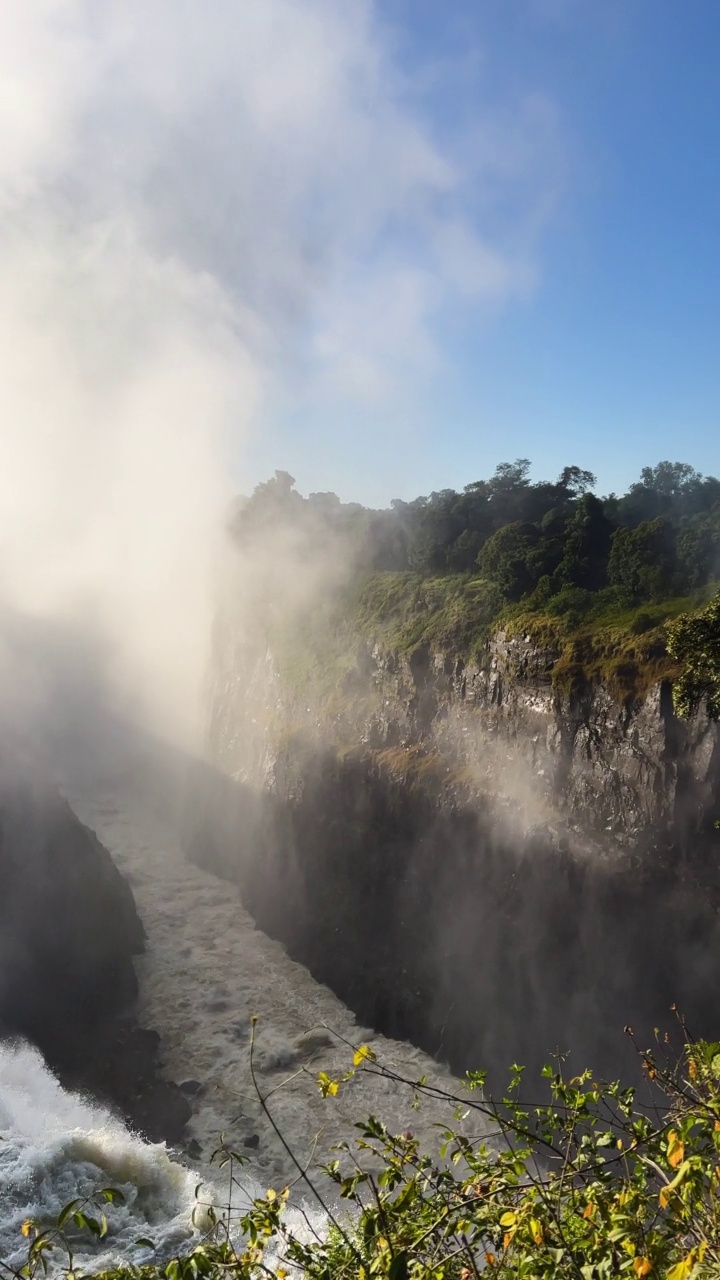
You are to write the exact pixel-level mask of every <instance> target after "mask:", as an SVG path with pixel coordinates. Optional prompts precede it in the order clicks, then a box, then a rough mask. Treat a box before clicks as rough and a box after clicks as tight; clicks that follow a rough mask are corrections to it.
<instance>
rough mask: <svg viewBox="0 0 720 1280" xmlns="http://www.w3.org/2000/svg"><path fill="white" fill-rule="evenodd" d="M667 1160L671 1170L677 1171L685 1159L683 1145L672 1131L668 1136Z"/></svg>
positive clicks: (677, 1135)
mask: <svg viewBox="0 0 720 1280" xmlns="http://www.w3.org/2000/svg"><path fill="white" fill-rule="evenodd" d="M667 1158H668V1164H669V1165H670V1168H671V1169H677V1167H678V1165H679V1164H680V1162H681V1161H682V1160H683V1159H684V1158H685V1143H684V1142H683V1140H682V1138H681V1137H680V1134H679V1133H676V1131H675V1130H674V1129H671V1130H670V1132H669V1134H668V1145H667Z"/></svg>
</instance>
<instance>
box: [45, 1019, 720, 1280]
mask: <svg viewBox="0 0 720 1280" xmlns="http://www.w3.org/2000/svg"><path fill="white" fill-rule="evenodd" d="M628 1031H629V1029H628ZM630 1034H632V1033H631V1032H630ZM658 1039H659V1037H658ZM666 1041H667V1037H665V1039H664V1041H663V1043H662V1045H659V1046H658V1048H657V1049H656V1050H655V1051H654V1052H643V1053H641V1054H640V1059H641V1063H642V1067H643V1069H644V1072H645V1076H646V1078H647V1082H648V1085H649V1088H650V1090H651V1093H650V1094H649V1096H648V1101H647V1102H640V1101H639V1100H638V1097H637V1095H636V1091H635V1090H634V1089H633V1088H627V1087H622V1086H621V1085H620V1084H618V1083H610V1084H603V1083H601V1082H600V1081H598V1080H597V1079H596V1078H595V1077H594V1075H593V1074H592V1073H591V1072H590V1071H585V1072H583V1073H582V1074H581V1075H578V1076H573V1077H571V1078H567V1077H566V1075H565V1074H564V1072H563V1067H562V1062H561V1061H560V1062H558V1064H556V1065H554V1066H552V1067H546V1068H545V1069H544V1071H543V1075H544V1076H545V1077H546V1081H547V1085H548V1086H549V1092H548V1100H547V1102H545V1103H540V1104H533V1105H529V1104H525V1103H523V1102H522V1085H523V1071H522V1068H521V1067H517V1066H514V1067H513V1068H512V1073H511V1079H510V1084H509V1088H508V1091H507V1094H506V1096H505V1097H504V1098H502V1099H501V1100H500V1101H498V1102H496V1103H493V1102H489V1101H486V1100H485V1099H484V1095H483V1088H484V1077H483V1075H482V1074H481V1073H471V1074H469V1075H468V1080H467V1090H466V1092H465V1093H464V1094H463V1095H462V1096H458V1097H453V1096H451V1095H449V1094H447V1093H445V1092H444V1091H442V1090H440V1089H438V1088H436V1087H434V1086H432V1085H431V1084H429V1083H428V1082H427V1081H426V1080H425V1079H421V1080H418V1081H405V1083H406V1085H407V1087H408V1089H410V1090H412V1091H413V1094H414V1098H415V1104H416V1105H421V1104H422V1098H423V1096H432V1097H433V1099H434V1100H435V1102H437V1101H438V1099H444V1100H445V1101H446V1102H447V1105H448V1108H449V1115H451V1116H453V1117H454V1120H453V1122H451V1123H448V1126H447V1128H446V1129H445V1130H444V1132H443V1133H442V1134H441V1146H440V1151H439V1153H438V1155H437V1156H436V1157H432V1156H431V1155H429V1154H427V1153H426V1152H424V1151H422V1150H421V1149H420V1146H419V1144H418V1141H417V1139H416V1138H415V1137H414V1136H413V1134H412V1133H411V1132H406V1133H403V1134H393V1133H391V1132H389V1131H388V1129H387V1128H386V1127H385V1126H384V1125H383V1124H382V1122H381V1121H380V1120H378V1119H376V1118H374V1117H370V1118H369V1119H368V1120H366V1121H364V1122H362V1123H359V1124H358V1125H357V1126H356V1128H357V1130H358V1138H357V1140H356V1142H355V1143H354V1144H353V1145H352V1146H351V1145H350V1144H347V1143H343V1144H341V1146H340V1147H339V1148H338V1158H337V1159H335V1160H333V1161H332V1162H331V1163H330V1164H329V1165H328V1166H327V1167H326V1170H325V1173H326V1175H327V1176H328V1177H329V1179H330V1181H331V1183H332V1184H333V1185H334V1188H335V1192H336V1196H337V1198H338V1200H339V1201H340V1202H343V1201H344V1202H345V1204H346V1205H347V1206H348V1207H349V1209H350V1212H349V1213H345V1214H341V1213H340V1212H339V1210H338V1209H336V1208H334V1207H333V1206H331V1205H326V1204H325V1205H324V1208H325V1209H326V1213H327V1219H328V1228H327V1232H326V1234H325V1236H324V1237H316V1238H315V1239H312V1238H311V1239H310V1240H309V1241H308V1240H307V1239H300V1238H299V1237H298V1236H297V1235H295V1234H294V1233H293V1231H292V1229H291V1227H290V1226H289V1219H288V1215H287V1213H286V1205H287V1202H288V1191H287V1188H285V1189H283V1190H282V1191H281V1192H279V1193H278V1192H276V1191H274V1190H270V1191H268V1192H267V1193H266V1194H265V1195H264V1196H260V1197H258V1198H257V1199H256V1200H255V1201H254V1203H253V1204H252V1205H251V1207H250V1208H249V1210H244V1211H242V1212H240V1213H239V1214H234V1211H233V1208H232V1205H229V1206H228V1209H227V1212H226V1213H225V1214H224V1215H223V1216H222V1217H221V1218H220V1219H219V1220H218V1221H216V1223H215V1224H214V1225H213V1227H212V1229H211V1231H210V1232H209V1233H208V1234H207V1235H206V1237H205V1238H204V1239H203V1240H202V1241H200V1242H199V1244H198V1245H197V1246H196V1247H195V1249H193V1250H192V1251H190V1252H189V1253H188V1254H187V1256H185V1257H181V1258H175V1259H173V1260H171V1261H170V1262H163V1263H159V1264H157V1265H153V1264H149V1265H142V1266H130V1265H128V1266H127V1267H118V1268H116V1269H115V1270H114V1271H112V1272H110V1273H107V1280H131V1277H132V1280H197V1278H198V1277H212V1280H221V1277H228V1278H233V1277H234V1278H236V1280H259V1278H260V1277H262V1276H268V1275H273V1274H274V1275H277V1276H280V1277H281V1278H282V1277H288V1276H290V1275H292V1276H296V1277H298V1280H300V1278H301V1277H304V1278H305V1280H371V1278H373V1277H378V1278H381V1280H429V1278H430V1277H432V1278H433V1280H473V1278H474V1280H479V1277H480V1276H483V1277H494V1276H497V1277H504V1278H505V1280H510V1278H512V1280H610V1278H611V1277H616V1276H620V1277H622V1276H626V1277H628V1280H634V1278H636V1277H637V1278H639V1280H642V1277H650V1280H653V1278H654V1277H657V1278H658V1280H661V1278H662V1280H710V1277H717V1276H718V1275H719V1274H720V1043H715V1044H713V1043H706V1042H701V1043H692V1042H688V1043H686V1044H685V1046H684V1049H683V1051H682V1053H681V1056H680V1058H679V1060H678V1061H677V1062H676V1063H675V1064H673V1061H672V1058H671V1056H670V1050H669V1048H666V1047H665V1044H666ZM251 1062H252V1058H251ZM366 1071H370V1072H373V1073H375V1074H379V1075H381V1076H384V1077H385V1078H387V1079H392V1080H393V1081H394V1082H396V1083H397V1082H398V1080H399V1077H398V1076H397V1075H396V1074H395V1073H394V1072H393V1071H392V1070H390V1069H389V1068H387V1067H384V1066H382V1065H381V1064H380V1063H379V1062H377V1061H376V1060H375V1057H374V1054H373V1052H372V1050H371V1049H369V1048H368V1047H367V1046H361V1047H360V1048H359V1049H356V1050H355V1053H354V1058H353V1064H352V1066H351V1067H350V1068H349V1070H348V1071H347V1073H346V1074H345V1075H344V1077H343V1078H342V1079H341V1080H331V1079H329V1078H328V1077H327V1076H326V1075H324V1074H322V1073H321V1075H320V1076H319V1078H318V1084H319V1087H320V1089H321V1091H322V1093H323V1094H324V1095H326V1096H328V1095H330V1096H334V1095H335V1094H337V1093H338V1091H339V1090H340V1089H342V1088H343V1087H344V1086H345V1084H346V1083H347V1082H348V1081H349V1080H350V1079H351V1078H352V1077H353V1076H354V1075H355V1074H356V1073H357V1072H366ZM273 1092H274V1091H273ZM258 1096H259V1098H260V1102H261V1105H262V1107H263V1109H264V1111H265V1112H266V1115H267V1116H268V1118H269V1119H270V1121H271V1123H272V1124H273V1125H274V1127H275V1128H276V1132H278V1134H279V1135H280V1137H281V1139H282V1135H281V1134H280V1130H279V1129H278V1127H277V1125H276V1123H275V1121H274V1119H273V1117H272V1113H271V1110H270V1107H269V1105H268V1098H264V1097H262V1096H261V1095H260V1094H259V1095H258ZM468 1117H469V1118H470V1120H471V1121H473V1124H472V1125H468V1124H465V1125H464V1131H461V1129H460V1128H459V1127H458V1124H459V1121H460V1120H463V1121H467V1119H468ZM470 1129H473V1130H474V1131H475V1132H477V1131H482V1132H481V1136H479V1137H476V1138H470V1137H468V1136H466V1132H467V1131H469V1130H470ZM283 1141H284V1139H283ZM367 1157H371V1160H370V1166H371V1167H374V1168H376V1169H379V1172H378V1173H371V1172H369V1170H368V1159H367ZM223 1158H224V1160H225V1161H226V1162H230V1164H231V1170H230V1172H231V1182H232V1161H233V1160H237V1159H238V1157H234V1156H233V1154H232V1152H229V1151H227V1150H226V1149H224V1150H223ZM341 1161H342V1164H341ZM297 1163H298V1169H299V1172H300V1177H301V1178H302V1179H303V1180H304V1181H305V1183H306V1188H307V1189H308V1190H310V1191H311V1192H312V1193H314V1194H316V1195H317V1196H318V1198H319V1199H320V1201H321V1203H322V1202H323V1201H322V1195H321V1193H320V1192H318V1190H317V1187H316V1186H315V1184H314V1183H313V1181H312V1179H311V1177H310V1175H309V1173H308V1172H307V1171H306V1170H304V1169H303V1168H302V1166H301V1165H300V1162H299V1161H298V1162H297ZM100 1194H102V1195H104V1196H105V1197H106V1198H109V1199H112V1195H113V1193H108V1192H104V1193H100ZM87 1203H88V1202H86V1203H85V1204H84V1205H83V1206H82V1207H80V1206H76V1211H77V1212H79V1213H81V1214H82V1215H83V1217H84V1218H85V1219H87V1212H86V1204H87ZM72 1209H73V1207H72V1206H70V1214H68V1210H65V1211H64V1214H61V1215H60V1219H58V1226H57V1228H56V1230H55V1231H54V1232H47V1231H46V1232H45V1233H43V1234H42V1235H35V1238H34V1239H33V1241H32V1244H31V1247H30V1256H29V1259H28V1265H27V1267H26V1268H25V1269H24V1272H23V1275H24V1276H27V1277H30V1278H31V1277H32V1276H34V1275H35V1274H37V1272H38V1270H39V1269H41V1268H42V1266H43V1265H45V1264H46V1263H47V1258H48V1255H49V1254H50V1253H51V1251H52V1250H54V1249H56V1248H58V1247H59V1248H61V1249H62V1237H63V1228H64V1222H65V1221H67V1220H68V1216H72ZM103 1222H104V1220H103ZM85 1225H86V1226H89V1229H90V1230H91V1231H92V1232H93V1233H94V1234H97V1233H98V1232H99V1231H102V1230H103V1223H100V1222H98V1221H96V1220H93V1221H91V1222H89V1223H88V1222H87V1221H85ZM26 1230H27V1233H28V1234H30V1235H33V1233H34V1228H33V1226H32V1224H26ZM278 1259H280V1261H279V1262H278ZM69 1266H70V1268H72V1267H73V1262H72V1258H70V1259H69ZM77 1274H78V1272H77V1269H74V1270H73V1271H72V1275H73V1278H74V1277H75V1276H77Z"/></svg>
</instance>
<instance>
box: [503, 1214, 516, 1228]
mask: <svg viewBox="0 0 720 1280" xmlns="http://www.w3.org/2000/svg"><path fill="white" fill-rule="evenodd" d="M516 1222H517V1214H516V1213H513V1212H512V1210H510V1212H509V1213H504V1214H503V1216H502V1218H501V1219H500V1226H501V1227H514V1226H515V1223H516Z"/></svg>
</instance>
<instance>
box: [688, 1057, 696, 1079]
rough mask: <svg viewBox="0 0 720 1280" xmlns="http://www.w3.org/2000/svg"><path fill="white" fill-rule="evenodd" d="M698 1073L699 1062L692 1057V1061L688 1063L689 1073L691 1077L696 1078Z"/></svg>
mask: <svg viewBox="0 0 720 1280" xmlns="http://www.w3.org/2000/svg"><path fill="white" fill-rule="evenodd" d="M697 1073H698V1067H697V1062H696V1061H695V1059H694V1058H691V1059H690V1062H689V1063H688V1074H689V1076H690V1079H691V1080H695V1079H696V1077H697Z"/></svg>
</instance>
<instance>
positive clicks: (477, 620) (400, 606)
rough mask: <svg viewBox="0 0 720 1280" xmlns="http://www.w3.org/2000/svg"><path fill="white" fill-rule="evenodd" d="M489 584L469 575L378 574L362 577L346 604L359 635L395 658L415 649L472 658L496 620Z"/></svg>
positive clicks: (494, 596)
mask: <svg viewBox="0 0 720 1280" xmlns="http://www.w3.org/2000/svg"><path fill="white" fill-rule="evenodd" d="M501 604H502V601H501V599H500V597H499V595H498V593H497V591H496V589H495V587H493V586H492V584H491V583H489V582H485V581H484V580H483V579H482V578H478V577H477V576H473V575H471V574H465V573H463V574H459V573H458V574H447V575H445V576H444V577H440V576H436V577H433V578H427V577H423V575H421V574H419V573H401V572H391V571H387V570H386V571H379V572H377V573H374V574H372V575H370V576H369V577H367V578H365V579H364V580H363V582H362V583H361V584H360V586H359V588H357V589H356V592H355V595H354V598H353V599H352V600H351V602H350V616H351V618H352V621H353V622H354V623H355V626H356V628H357V631H358V632H359V633H360V635H362V636H364V637H365V638H366V639H368V640H372V641H378V642H380V643H381V644H382V645H384V646H386V647H387V648H389V649H392V650H394V651H396V652H398V653H403V654H409V653H412V652H413V651H414V650H415V649H418V648H419V647H420V646H421V645H427V646H428V648H430V649H431V650H435V651H443V652H451V653H457V654H458V655H462V656H463V657H474V656H476V653H477V652H478V650H479V649H480V648H481V647H482V645H483V643H484V641H485V640H486V638H487V636H488V634H489V632H490V628H491V626H492V624H493V622H494V621H495V620H496V618H497V617H498V615H499V612H500V607H501Z"/></svg>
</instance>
